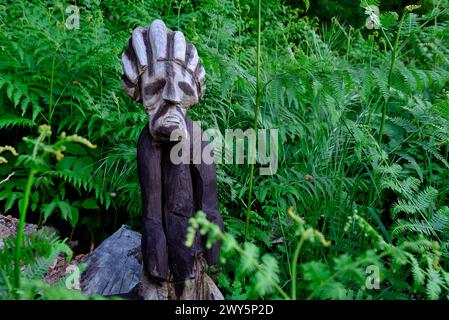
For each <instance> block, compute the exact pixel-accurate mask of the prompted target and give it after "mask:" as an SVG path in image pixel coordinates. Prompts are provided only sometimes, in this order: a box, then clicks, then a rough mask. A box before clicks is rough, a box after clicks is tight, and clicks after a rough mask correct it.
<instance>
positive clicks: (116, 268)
mask: <svg viewBox="0 0 449 320" xmlns="http://www.w3.org/2000/svg"><path fill="white" fill-rule="evenodd" d="M140 243H141V235H140V233H138V232H136V231H133V230H131V229H130V228H129V227H128V226H126V225H122V226H121V228H120V229H118V230H117V231H116V232H115V233H114V234H113V235H111V236H110V237H109V238H107V239H106V240H104V241H103V242H102V243H101V244H100V246H98V247H97V248H96V249H95V250H94V251H93V252H92V254H91V255H90V256H89V258H88V259H87V260H86V264H87V268H86V270H85V271H84V272H83V274H82V276H81V282H80V287H81V291H82V292H83V293H84V294H86V295H89V296H90V295H92V294H99V295H102V296H118V297H122V298H125V299H135V300H139V299H145V300H171V299H176V298H175V297H176V294H175V290H176V283H173V282H172V281H168V282H163V283H156V282H154V281H149V280H148V279H146V277H144V276H143V274H142V253H141V247H140ZM204 263H205V261H204V258H203V257H202V256H201V255H198V256H197V257H196V259H195V266H194V270H195V278H194V279H189V280H186V284H185V289H184V291H183V294H182V297H181V299H185V300H224V297H223V295H222V294H221V292H220V290H219V289H218V288H217V286H216V285H215V283H214V282H213V280H212V279H211V278H210V277H209V276H208V275H207V273H205V272H204V271H203V270H204V267H205V265H204Z"/></svg>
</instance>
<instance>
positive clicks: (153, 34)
mask: <svg viewBox="0 0 449 320" xmlns="http://www.w3.org/2000/svg"><path fill="white" fill-rule="evenodd" d="M122 67H123V71H124V74H123V76H122V82H123V86H124V88H125V90H126V92H127V93H128V95H129V96H131V97H132V98H133V99H134V100H136V101H139V102H140V103H142V104H143V106H144V108H145V111H146V112H147V114H148V115H149V118H150V124H149V126H150V133H151V135H152V136H153V138H154V139H155V140H159V141H166V140H169V138H170V134H171V133H172V131H173V130H182V132H183V133H184V134H185V136H186V137H187V128H186V123H185V116H186V113H187V110H188V109H189V108H191V107H193V106H194V105H195V104H197V103H198V102H199V100H200V99H201V98H202V97H203V95H204V91H205V89H206V88H205V85H204V78H205V75H206V72H205V71H204V67H203V66H202V65H201V63H200V61H199V57H198V53H197V51H196V49H195V46H193V45H192V44H191V43H188V42H186V40H185V38H184V35H183V34H182V32H179V31H176V32H174V31H172V30H170V29H167V27H166V26H165V24H164V22H163V21H162V20H155V21H153V23H152V24H151V25H150V26H149V27H145V28H137V29H135V30H134V31H133V34H132V37H131V38H130V39H129V41H128V47H127V49H126V50H125V52H123V54H122Z"/></svg>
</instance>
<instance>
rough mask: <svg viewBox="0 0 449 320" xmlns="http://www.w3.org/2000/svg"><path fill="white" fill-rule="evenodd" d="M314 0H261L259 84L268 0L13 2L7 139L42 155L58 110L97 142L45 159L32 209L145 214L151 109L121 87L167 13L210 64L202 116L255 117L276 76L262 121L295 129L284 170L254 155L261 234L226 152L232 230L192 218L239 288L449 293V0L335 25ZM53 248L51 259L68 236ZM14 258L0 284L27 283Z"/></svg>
mask: <svg viewBox="0 0 449 320" xmlns="http://www.w3.org/2000/svg"><path fill="white" fill-rule="evenodd" d="M384 2H385V5H387V1H384ZM392 2H393V1H389V4H391V3H392ZM305 3H309V1H304V2H298V3H296V4H286V3H285V2H284V1H280V0H267V1H262V5H261V13H262V15H261V17H262V23H261V33H260V36H261V37H260V39H261V40H260V46H261V50H260V56H259V57H260V62H261V67H260V79H259V84H257V83H256V66H257V63H256V62H257V57H258V56H257V38H258V37H257V35H258V34H257V29H258V28H257V25H258V19H257V17H258V2H257V1H250V0H219V1H218V0H208V1H201V2H200V1H189V0H186V1H172V2H168V1H163V0H152V1H141V2H136V1H131V0H123V1H116V0H104V1H101V2H100V1H94V0H93V1H82V0H81V1H77V5H78V9H79V13H80V24H79V26H80V28H79V29H76V28H73V29H69V28H67V27H66V26H65V21H66V19H67V18H68V15H69V14H70V13H69V12H68V11H66V9H67V7H68V6H69V1H57V2H56V1H50V2H46V3H44V2H42V1H39V0H33V1H24V0H18V1H14V2H12V3H8V4H0V43H1V46H0V114H1V118H0V134H1V137H2V138H1V139H2V143H0V145H12V146H15V150H17V153H18V154H20V155H27V154H28V155H30V154H32V148H33V142H32V141H35V140H30V139H31V138H28V140H25V141H24V140H23V139H22V138H23V137H32V136H34V134H35V132H36V128H37V127H38V126H39V125H41V124H48V125H50V126H51V128H52V130H53V131H54V132H55V133H56V134H57V135H58V136H60V134H61V133H62V132H71V133H74V134H75V133H76V134H78V135H79V136H82V137H85V138H87V139H88V140H89V141H91V142H92V143H93V144H95V145H96V146H97V148H95V149H91V148H88V146H87V145H82V144H81V145H80V144H75V143H73V142H67V150H66V151H64V157H63V158H62V157H60V158H59V159H58V156H57V155H56V154H55V156H56V157H50V158H48V157H47V158H46V159H45V161H43V162H42V163H35V165H36V166H38V168H39V170H38V171H37V172H36V173H35V177H34V179H33V184H32V187H31V188H30V189H29V198H28V201H29V206H28V211H29V212H28V218H29V219H31V220H33V222H35V223H37V224H39V225H42V224H44V223H46V224H52V225H55V226H56V227H57V228H58V229H60V230H61V232H62V233H63V234H64V237H68V238H76V239H77V240H79V241H80V245H81V247H82V246H84V248H89V247H91V246H93V245H95V244H98V243H99V241H101V240H102V238H104V237H105V236H107V235H108V234H111V233H112V232H113V231H114V230H115V229H116V227H117V226H118V224H119V223H121V222H126V223H128V224H130V225H133V226H134V227H138V226H139V223H138V221H139V216H140V210H141V204H140V190H139V184H138V178H137V170H136V152H135V150H136V143H137V138H138V135H139V134H140V131H141V129H142V128H143V126H145V125H146V122H147V118H146V115H145V113H144V111H143V109H142V108H141V107H140V106H139V105H138V104H136V103H134V102H132V101H131V99H129V98H128V97H127V96H126V93H125V92H124V90H123V89H122V87H121V83H120V81H119V79H120V77H121V72H122V71H121V66H120V63H119V58H120V54H121V52H122V51H123V49H124V47H125V45H126V41H127V39H128V37H129V35H130V34H131V31H132V30H133V29H134V28H135V27H137V26H144V25H147V24H149V23H150V22H151V21H152V20H153V19H155V18H162V19H163V20H164V21H165V23H166V24H167V26H168V27H169V28H171V29H175V30H182V31H183V32H184V34H185V36H186V38H187V39H189V40H190V41H191V42H192V43H194V44H195V46H196V47H197V49H198V52H199V55H200V57H201V60H202V63H203V65H204V66H205V69H206V73H207V78H206V84H207V91H206V95H205V99H204V100H203V101H202V102H201V103H200V104H199V105H198V106H196V107H195V108H194V109H193V110H192V111H191V112H190V116H191V117H192V118H193V119H194V120H199V121H201V123H202V127H203V129H206V128H217V129H219V130H220V132H222V133H224V132H225V130H226V129H234V128H241V129H243V130H245V129H248V128H251V127H252V126H253V125H254V118H255V105H256V88H259V89H260V95H259V98H260V110H259V112H260V114H259V116H258V127H259V128H266V129H273V128H275V129H278V130H279V131H278V145H279V150H278V160H279V161H278V169H277V172H276V174H274V175H259V174H257V172H258V170H255V172H256V174H255V176H254V181H253V184H252V185H253V189H252V191H251V195H252V201H251V202H252V203H251V206H250V208H251V210H250V212H249V216H248V217H249V219H248V224H247V230H248V235H247V242H245V241H244V239H245V234H244V232H245V228H243V227H242V226H245V225H246V223H247V222H246V221H247V220H246V218H247V217H246V210H247V208H248V192H249V189H250V183H249V181H250V167H249V166H248V165H228V164H219V165H217V166H216V170H217V176H218V190H219V201H220V210H221V214H222V216H223V219H224V221H225V233H224V234H221V233H220V232H218V231H217V230H216V229H214V227H213V226H210V225H209V224H208V223H207V221H204V219H202V218H201V215H200V216H198V217H197V218H196V219H194V220H193V221H192V230H196V229H198V228H200V229H201V228H202V229H203V230H202V232H203V233H205V234H206V233H210V235H211V238H210V239H211V241H213V240H214V239H215V240H216V239H221V240H222V241H223V252H222V255H221V256H222V261H221V263H220V265H219V268H220V271H221V272H220V275H219V277H218V279H217V281H218V284H219V286H220V288H221V289H222V291H223V292H224V293H225V295H226V297H227V298H229V299H231V298H234V299H248V298H260V297H264V298H281V299H283V298H285V299H307V298H308V299H441V298H447V295H448V293H449V292H448V291H449V290H448V289H449V276H448V273H447V272H448V268H449V265H448V263H449V259H448V247H449V242H448V240H449V239H448V234H449V233H448V231H449V209H448V200H449V192H448V188H449V164H448V161H449V91H448V89H449V88H448V82H447V79H448V78H449V60H448V58H447V57H448V56H449V55H448V54H449V11H448V8H449V3H448V1H447V0H435V1H422V4H423V6H422V7H418V6H408V7H405V8H400V9H398V10H397V11H394V12H393V11H392V12H389V11H385V10H384V8H385V7H386V6H385V5H384V3H380V1H368V0H366V1H361V2H360V6H359V7H357V8H352V9H351V10H352V11H351V12H352V13H353V15H355V16H357V17H358V20H357V21H350V22H351V23H349V22H348V21H341V20H338V19H337V18H332V19H327V17H326V22H323V23H322V21H320V18H319V17H318V18H314V17H313V16H312V14H311V13H308V12H306V7H307V6H306V5H305ZM395 3H396V2H395ZM319 4H323V6H324V5H326V6H327V7H328V2H327V1H318V2H317V4H314V3H311V6H312V9H311V10H312V11H311V12H315V13H318V12H321V11H320V10H321V9H322V10H325V9H326V8H327V7H326V8H324V7H322V8H319V7H316V6H318V5H319ZM314 6H315V7H314ZM378 7H380V10H379V9H378ZM326 10H327V9H326ZM348 10H349V9H348ZM70 12H72V11H70ZM326 12H327V13H326V15H327V14H328V13H329V12H328V11H326ZM334 15H335V16H338V15H340V16H347V15H348V12H346V13H345V15H341V14H339V13H338V12H335V14H334ZM349 16H351V15H349ZM360 17H363V18H362V19H360ZM365 19H366V20H365ZM54 136H56V135H54ZM54 136H48V137H46V138H45V143H46V144H48V145H52V144H53V143H57V140H56V139H55V138H54ZM47 142H48V143H47ZM246 148H247V146H245V152H246V151H247V149H246ZM0 152H2V153H1V155H0V156H1V157H2V158H0V163H2V165H1V166H0V205H1V206H2V211H5V212H8V213H11V214H13V215H17V216H18V215H19V211H20V210H19V208H22V206H23V202H24V199H26V191H27V177H29V173H30V166H27V164H26V162H23V161H21V160H20V159H19V160H18V161H16V159H15V157H16V156H15V155H14V154H12V153H11V152H10V150H9V149H1V151H0ZM245 154H247V153H245ZM22 160H23V158H22ZM5 161H8V162H7V163H4V162H5ZM256 169H257V166H256ZM49 245H50V246H52V247H51V248H52V250H53V251H48V252H47V254H48V255H47V256H48V257H51V254H52V252H53V253H55V252H54V251H55V250H59V249H61V248H63V245H64V244H63V242H60V240H58V241H56V242H55V240H53V242H51V243H49ZM53 246H54V247H53ZM58 248H59V249H58ZM12 250H14V247H12ZM8 261H10V260H8ZM5 265H8V264H7V263H6V264H0V294H1V293H2V292H5V289H4V288H5V287H6V288H8V281H4V280H1V279H6V280H11V281H12V280H13V279H12V278H9V277H5V276H4V275H6V273H5V270H9V269H7V267H5ZM9 271H11V272H12V274H13V273H14V272H13V270H12V269H11V270H9ZM2 275H3V278H2ZM2 297H3V296H2ZM64 297H67V296H65V295H63V294H62V295H61V298H64Z"/></svg>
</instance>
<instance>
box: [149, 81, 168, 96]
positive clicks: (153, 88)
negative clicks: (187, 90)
mask: <svg viewBox="0 0 449 320" xmlns="http://www.w3.org/2000/svg"><path fill="white" fill-rule="evenodd" d="M165 83H166V81H165V79H160V80H156V81H154V82H153V83H151V84H149V85H148V86H146V87H145V89H144V94H145V95H146V96H153V95H155V94H156V93H158V92H159V91H161V90H162V88H164V86H165Z"/></svg>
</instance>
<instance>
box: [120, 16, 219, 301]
mask: <svg viewBox="0 0 449 320" xmlns="http://www.w3.org/2000/svg"><path fill="white" fill-rule="evenodd" d="M122 66H123V71H124V74H123V77H122V81H123V86H124V88H125V90H126V92H127V93H128V95H129V96H131V97H132V98H133V99H134V100H136V101H138V102H140V103H141V104H142V105H143V106H144V109H145V111H146V113H147V114H148V117H149V123H148V125H147V126H145V128H144V129H143V131H142V133H141V135H140V138H139V142H138V147H137V164H138V174H139V179H140V186H141V192H142V207H143V213H142V225H143V230H142V242H141V244H142V256H143V269H144V270H143V279H142V283H143V287H144V288H143V292H144V295H145V298H147V299H211V298H214V296H216V294H214V293H213V292H211V290H210V282H211V280H210V278H208V277H207V275H206V274H205V272H204V269H205V267H207V265H214V264H215V263H216V262H217V259H218V254H219V246H220V245H219V243H216V244H215V245H214V246H213V247H212V248H210V249H206V248H205V239H203V238H202V237H201V236H199V235H197V237H196V241H195V243H194V245H193V247H192V248H188V247H186V246H185V240H186V231H187V227H188V220H189V218H190V217H192V216H193V214H194V213H195V212H196V211H198V210H202V211H203V212H204V213H205V214H206V216H207V217H208V219H209V220H210V221H211V222H213V223H216V224H217V225H219V226H220V227H221V228H223V222H222V219H221V217H220V212H219V209H218V199H217V190H216V174H215V169H214V167H213V164H207V163H205V162H203V161H201V163H199V164H193V162H192V161H191V160H192V159H191V158H190V161H187V163H184V162H183V163H180V164H175V163H173V161H172V159H171V158H170V150H171V149H172V147H173V145H174V144H176V143H179V141H172V140H170V136H171V134H172V133H173V132H174V131H175V130H176V131H177V132H182V135H181V136H182V138H179V139H181V140H183V139H184V140H183V143H188V144H189V146H190V148H193V145H194V144H196V143H199V144H200V145H201V147H202V148H204V147H205V146H206V145H207V143H206V142H202V141H201V139H200V140H199V141H197V140H195V139H194V138H193V137H194V135H193V130H194V128H195V124H194V123H193V121H192V120H190V119H189V118H188V117H187V115H186V113H187V110H188V109H189V108H191V107H193V106H194V105H195V104H197V103H198V102H199V101H200V99H201V98H202V97H203V95H204V91H205V84H204V80H205V70H204V67H203V66H202V65H201V63H200V60H199V57H198V53H197V51H196V49H195V47H194V46H193V45H192V44H190V43H188V42H186V40H185V38H184V35H183V34H182V33H181V32H179V31H176V32H173V31H172V30H170V29H167V28H166V26H165V24H164V22H162V21H161V20H155V21H154V22H153V23H152V24H151V25H150V26H149V27H145V28H137V29H135V30H134V32H133V34H132V37H131V38H130V39H129V41H128V47H127V49H126V50H125V52H124V53H123V55H122ZM190 154H191V155H192V154H193V152H191V153H190ZM212 285H213V283H212Z"/></svg>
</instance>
